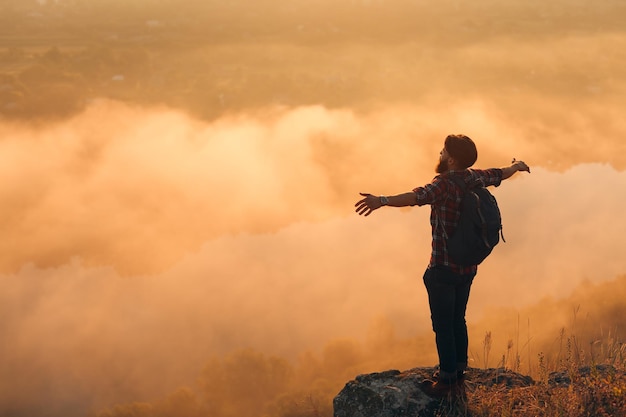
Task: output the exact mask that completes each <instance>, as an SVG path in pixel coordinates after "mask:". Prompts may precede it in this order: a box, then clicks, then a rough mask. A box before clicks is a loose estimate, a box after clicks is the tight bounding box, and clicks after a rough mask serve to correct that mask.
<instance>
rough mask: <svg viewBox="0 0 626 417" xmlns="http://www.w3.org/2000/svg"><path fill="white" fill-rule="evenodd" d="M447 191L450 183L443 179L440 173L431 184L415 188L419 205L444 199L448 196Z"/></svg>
mask: <svg viewBox="0 0 626 417" xmlns="http://www.w3.org/2000/svg"><path fill="white" fill-rule="evenodd" d="M447 191H448V185H447V183H446V181H443V179H442V177H441V176H440V175H437V176H436V177H435V178H434V179H433V181H432V182H431V183H430V184H426V185H424V186H423V187H417V188H414V189H413V192H414V193H415V196H416V201H417V205H418V206H424V205H426V204H433V203H436V202H438V201H443V200H444V199H445V197H446V193H447Z"/></svg>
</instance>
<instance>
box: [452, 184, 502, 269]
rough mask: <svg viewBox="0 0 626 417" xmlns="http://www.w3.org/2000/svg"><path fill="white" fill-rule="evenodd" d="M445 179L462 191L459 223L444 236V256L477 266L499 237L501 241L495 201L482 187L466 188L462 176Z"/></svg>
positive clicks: (500, 221)
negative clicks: (446, 249) (446, 250)
mask: <svg viewBox="0 0 626 417" xmlns="http://www.w3.org/2000/svg"><path fill="white" fill-rule="evenodd" d="M448 178H449V179H450V180H452V181H453V182H454V183H455V184H457V185H458V186H459V187H461V190H462V191H463V199H462V201H461V207H460V211H461V215H460V217H459V223H458V225H457V227H456V229H455V230H454V232H453V233H452V235H450V236H449V237H448V236H446V239H447V240H446V245H447V248H448V256H449V258H450V260H451V261H452V262H454V263H456V264H457V265H465V266H467V265H478V264H480V263H481V262H482V261H484V260H485V258H486V257H487V256H489V254H490V253H491V251H492V250H493V248H494V247H495V246H496V245H497V244H498V242H499V241H500V236H502V241H503V242H504V241H505V240H504V235H502V216H501V215H500V209H499V208H498V202H497V201H496V198H495V197H494V196H493V195H492V194H491V193H490V192H489V191H488V190H487V189H486V188H485V187H480V186H479V187H474V188H468V186H467V184H465V181H463V179H462V178H460V177H457V176H454V175H450V176H449V177H448ZM444 233H445V232H444Z"/></svg>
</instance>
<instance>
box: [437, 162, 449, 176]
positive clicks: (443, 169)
mask: <svg viewBox="0 0 626 417" xmlns="http://www.w3.org/2000/svg"><path fill="white" fill-rule="evenodd" d="M447 170H448V161H447V160H445V159H440V160H439V163H438V164H437V166H436V167H435V172H436V173H437V174H443V173H444V172H446V171H447Z"/></svg>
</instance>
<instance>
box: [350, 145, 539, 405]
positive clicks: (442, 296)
mask: <svg viewBox="0 0 626 417" xmlns="http://www.w3.org/2000/svg"><path fill="white" fill-rule="evenodd" d="M439 155H440V156H439V163H438V165H437V168H436V170H435V171H436V173H437V174H438V175H437V176H435V178H434V179H433V181H432V182H431V183H430V184H426V185H425V186H423V187H417V188H415V189H414V190H413V191H410V192H407V193H403V194H398V195H393V196H375V195H372V194H368V193H361V196H363V198H362V199H361V200H359V201H358V202H357V203H356V204H355V206H356V212H357V213H358V214H360V215H365V216H368V215H370V214H371V213H372V212H373V211H374V210H377V209H379V208H380V207H382V206H391V207H405V206H415V205H417V206H424V205H426V204H429V205H430V206H431V214H430V224H431V226H432V252H431V257H430V262H429V264H428V268H427V269H426V272H425V273H424V284H425V285H426V290H427V292H428V302H429V305H430V312H431V319H432V324H433V330H434V332H435V341H436V345H437V353H438V355H439V373H438V375H437V377H436V380H435V381H431V380H426V381H424V383H423V385H422V389H423V390H424V392H425V393H426V394H428V395H430V396H433V397H443V396H447V395H448V394H451V393H455V392H457V391H458V390H459V389H460V388H462V386H463V379H464V375H465V370H466V368H467V359H468V356H467V350H468V335H467V325H466V322H465V310H466V307H467V301H468V299H469V293H470V287H471V285H472V281H473V279H474V276H475V275H476V271H477V265H458V264H455V263H454V262H452V260H451V259H450V258H449V256H448V249H447V247H446V237H447V236H451V235H452V234H453V232H454V230H455V228H456V226H457V223H458V221H459V216H460V204H461V201H462V199H463V194H464V192H463V190H462V189H461V187H460V185H459V184H457V183H456V182H455V181H453V180H452V179H450V178H449V177H450V176H451V175H455V176H457V177H461V178H462V179H463V181H464V182H465V184H466V185H467V187H468V188H470V189H471V188H473V187H476V186H483V187H487V186H492V185H493V186H496V187H497V186H499V185H500V183H501V182H502V180H505V179H507V178H510V177H511V176H512V175H513V174H515V173H516V172H517V171H526V172H529V173H530V168H529V167H528V165H526V164H525V163H524V162H522V161H515V160H513V163H512V164H511V165H510V166H508V167H504V168H491V169H485V170H481V169H469V168H470V167H471V166H472V165H474V163H475V162H476V159H477V158H478V152H477V150H476V145H475V144H474V142H473V141H472V140H471V139H470V138H469V137H467V136H465V135H449V136H448V137H446V139H445V142H444V147H443V149H442V150H441V153H440V154H439Z"/></svg>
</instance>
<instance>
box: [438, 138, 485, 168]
mask: <svg viewBox="0 0 626 417" xmlns="http://www.w3.org/2000/svg"><path fill="white" fill-rule="evenodd" d="M444 147H445V148H446V150H447V151H448V154H450V156H451V157H452V158H454V160H455V161H456V163H457V164H458V165H459V167H461V168H462V169H465V168H469V167H471V166H472V165H474V162H476V159H478V151H477V150H476V144H474V141H473V140H471V139H470V138H469V137H467V136H465V135H448V137H446V141H445V144H444Z"/></svg>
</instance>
